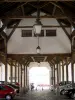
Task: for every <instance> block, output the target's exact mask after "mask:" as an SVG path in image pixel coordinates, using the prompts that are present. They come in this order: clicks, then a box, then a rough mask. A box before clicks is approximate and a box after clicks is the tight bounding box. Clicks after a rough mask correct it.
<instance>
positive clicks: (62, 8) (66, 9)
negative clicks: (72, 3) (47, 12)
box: [51, 2, 75, 27]
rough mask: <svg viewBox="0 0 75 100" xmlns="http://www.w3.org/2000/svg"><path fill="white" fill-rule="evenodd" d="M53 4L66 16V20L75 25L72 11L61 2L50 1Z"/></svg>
mask: <svg viewBox="0 0 75 100" xmlns="http://www.w3.org/2000/svg"><path fill="white" fill-rule="evenodd" d="M51 3H52V4H53V5H55V6H57V7H58V8H59V9H60V10H61V11H62V13H63V14H64V15H65V16H66V17H67V19H68V21H69V22H70V23H71V25H72V26H73V27H75V24H74V23H73V20H72V16H75V15H74V13H72V12H71V11H70V10H68V8H67V7H65V6H63V5H62V4H60V3H58V2H57V3H55V2H51Z"/></svg>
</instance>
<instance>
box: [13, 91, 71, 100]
mask: <svg viewBox="0 0 75 100" xmlns="http://www.w3.org/2000/svg"><path fill="white" fill-rule="evenodd" d="M14 100H73V99H68V98H67V97H65V96H57V95H56V94H54V93H53V92H50V91H47V90H46V91H45V90H44V91H29V92H28V93H26V94H25V95H21V96H16V97H15V99H14Z"/></svg>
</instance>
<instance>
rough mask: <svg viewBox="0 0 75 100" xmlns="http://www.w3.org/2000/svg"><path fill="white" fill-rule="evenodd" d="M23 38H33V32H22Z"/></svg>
mask: <svg viewBox="0 0 75 100" xmlns="http://www.w3.org/2000/svg"><path fill="white" fill-rule="evenodd" d="M22 37H32V30H22Z"/></svg>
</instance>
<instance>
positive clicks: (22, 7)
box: [21, 6, 25, 16]
mask: <svg viewBox="0 0 75 100" xmlns="http://www.w3.org/2000/svg"><path fill="white" fill-rule="evenodd" d="M21 9H22V13H23V16H25V12H24V6H21Z"/></svg>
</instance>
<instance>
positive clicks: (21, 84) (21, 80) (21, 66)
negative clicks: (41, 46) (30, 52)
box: [21, 64, 22, 87]
mask: <svg viewBox="0 0 75 100" xmlns="http://www.w3.org/2000/svg"><path fill="white" fill-rule="evenodd" d="M21 87H22V64H21Z"/></svg>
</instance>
